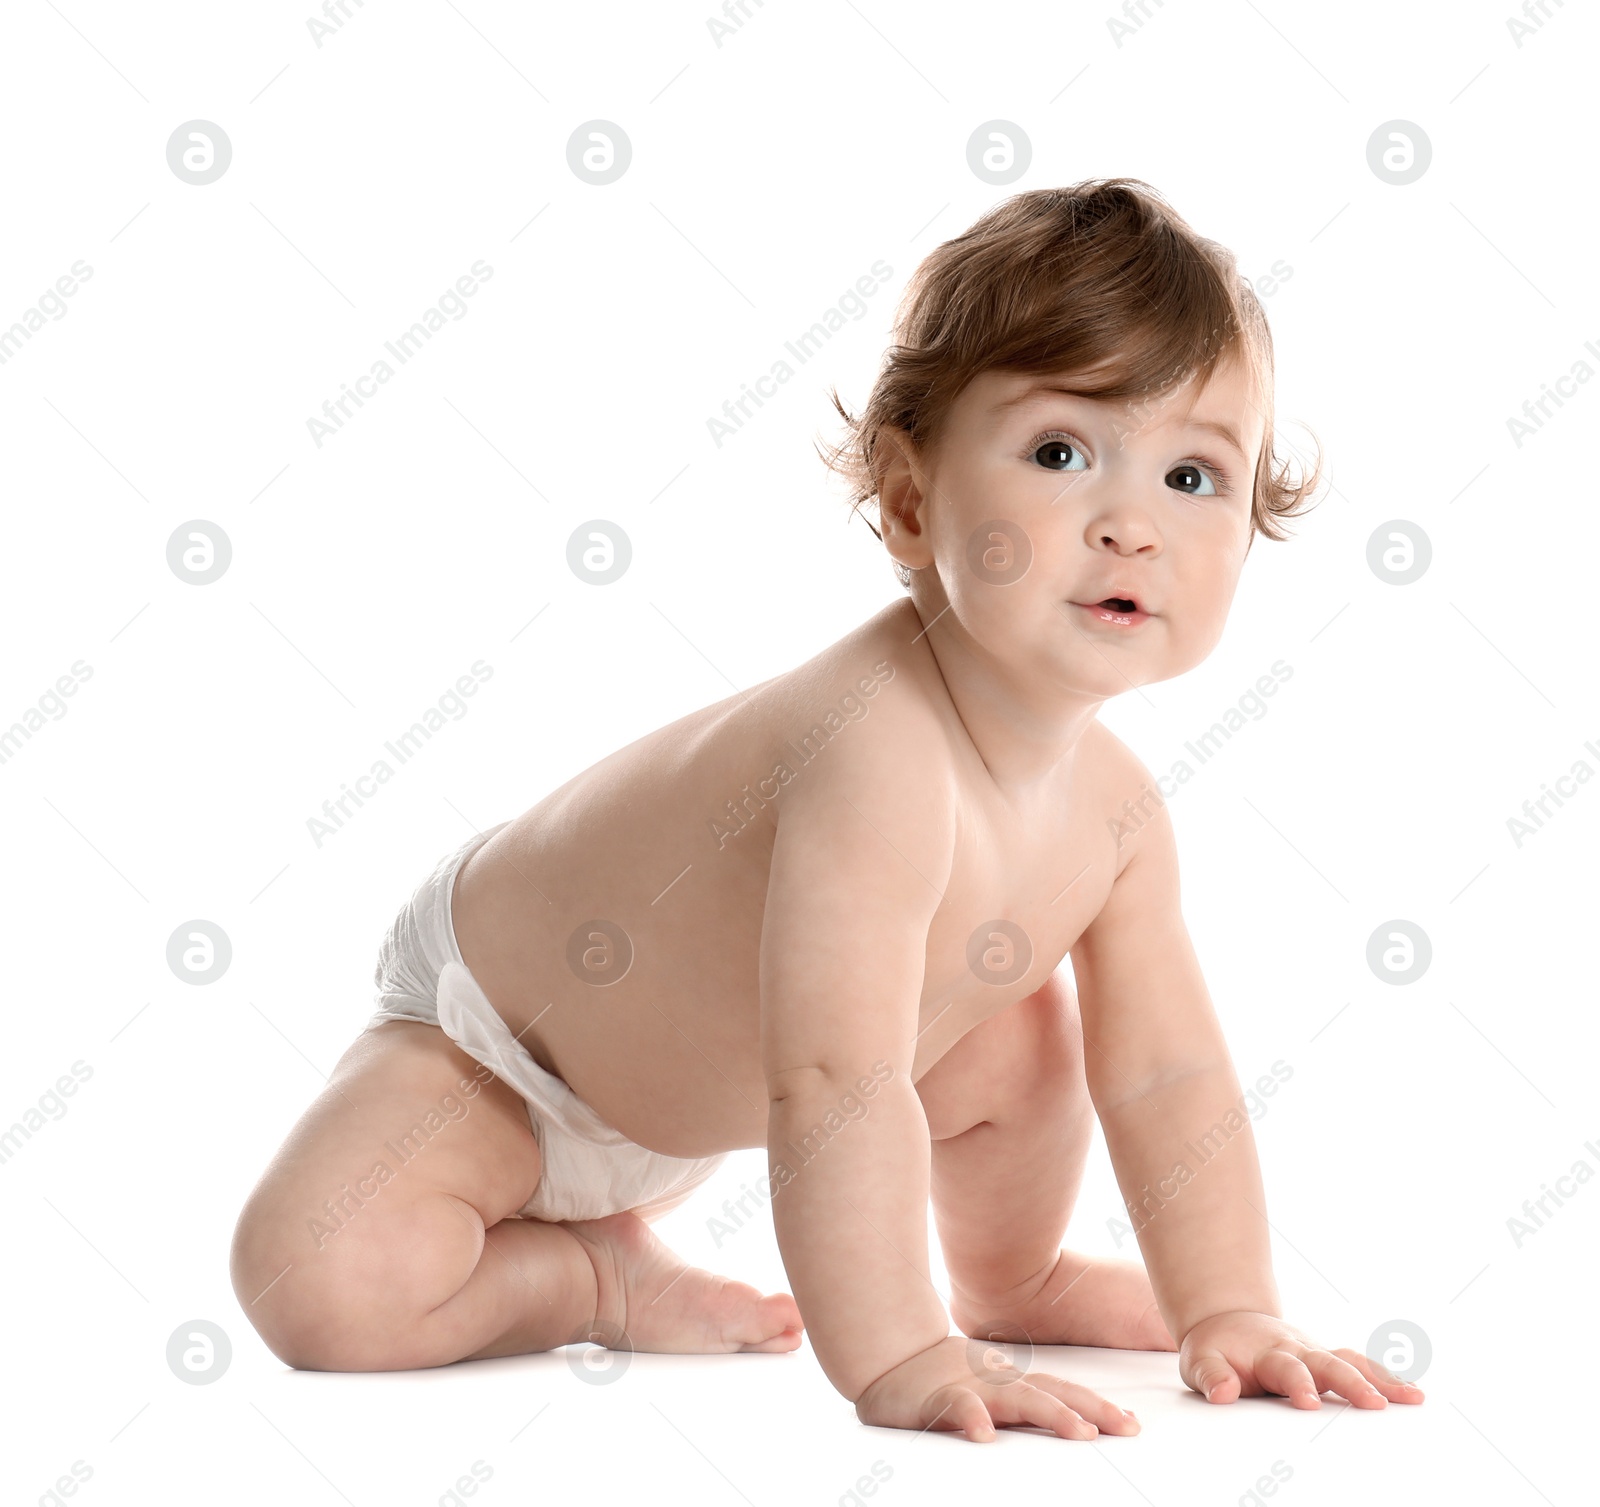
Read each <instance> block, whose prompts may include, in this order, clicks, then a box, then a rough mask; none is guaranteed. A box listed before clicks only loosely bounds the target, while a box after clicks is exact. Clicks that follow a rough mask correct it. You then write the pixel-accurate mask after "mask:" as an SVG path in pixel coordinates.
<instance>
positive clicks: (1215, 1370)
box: [1184, 1350, 1241, 1404]
mask: <svg viewBox="0 0 1600 1507" xmlns="http://www.w3.org/2000/svg"><path fill="white" fill-rule="evenodd" d="M1184 1380H1185V1381H1186V1382H1188V1384H1189V1385H1190V1386H1191V1387H1193V1388H1194V1390H1195V1391H1196V1392H1198V1393H1199V1394H1200V1395H1201V1396H1202V1397H1203V1398H1205V1400H1206V1401H1207V1402H1215V1403H1219V1404H1220V1403H1224V1402H1232V1401H1234V1400H1235V1398H1237V1397H1238V1395H1239V1392H1240V1390H1241V1388H1240V1383H1239V1374H1238V1372H1236V1371H1235V1370H1234V1369H1233V1367H1232V1366H1230V1365H1229V1364H1228V1362H1227V1361H1226V1360H1225V1359H1224V1358H1223V1355H1222V1353H1221V1351H1219V1350H1202V1351H1201V1352H1200V1354H1199V1355H1197V1356H1195V1358H1194V1359H1193V1360H1192V1361H1190V1362H1189V1374H1188V1375H1187V1376H1186V1377H1184Z"/></svg>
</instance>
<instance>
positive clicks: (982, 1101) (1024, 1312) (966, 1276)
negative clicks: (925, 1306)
mask: <svg viewBox="0 0 1600 1507" xmlns="http://www.w3.org/2000/svg"><path fill="white" fill-rule="evenodd" d="M1083 1052H1084V1046H1083V1030H1082V1025H1081V1022H1080V1020H1079V1016H1078V1004H1077V999H1076V998H1075V997H1074V995H1073V993H1072V989H1071V986H1070V984H1069V983H1068V981H1067V979H1066V978H1064V977H1063V976H1062V975H1061V974H1059V973H1058V974H1056V975H1054V976H1052V978H1051V979H1050V981H1049V982H1048V983H1047V984H1046V985H1045V986H1044V987H1043V988H1042V989H1040V990H1038V991H1037V992H1036V993H1034V994H1032V995H1030V996H1029V997H1028V998H1027V999H1024V1000H1019V1001H1018V1002H1017V1003H1016V1004H1015V1005H1012V1006H1011V1007H1010V1008H1008V1009H1007V1010H1005V1011H1003V1012H1002V1013H1001V1014H999V1015H996V1016H994V1017H992V1018H991V1019H989V1020H987V1021H985V1022H984V1023H983V1024H982V1025H981V1026H979V1027H977V1028H976V1029H975V1030H973V1031H970V1032H968V1033H967V1035H966V1036H964V1037H962V1039H961V1040H960V1041H959V1042H957V1043H956V1045H955V1046H954V1047H952V1048H951V1049H950V1051H949V1052H948V1053H947V1054H946V1055H945V1056H944V1057H942V1058H940V1060H939V1061H938V1062H937V1063H936V1064H935V1065H934V1066H933V1067H932V1068H931V1069H930V1070H929V1071H928V1072H927V1073H926V1074H925V1075H924V1076H923V1078H922V1080H921V1081H920V1082H919V1083H918V1084H917V1092H918V1094H919V1095H920V1096H921V1098H922V1103H923V1108H924V1110H925V1111H926V1113H927V1116H928V1132H929V1135H930V1136H931V1137H932V1138H933V1148H932V1149H933V1162H932V1179H931V1193H932V1199H933V1212H934V1222H935V1224H936V1226H937V1227H938V1231H939V1243H940V1245H941V1247H942V1249H943V1252H944V1258H945V1267H946V1270H948V1272H949V1273H950V1285H951V1293H950V1309H951V1317H952V1318H953V1319H954V1320H955V1322H956V1326H957V1327H958V1328H959V1329H960V1330H961V1331H962V1333H963V1334H968V1335H973V1336H981V1337H984V1338H989V1337H998V1338H1013V1339H1021V1338H1022V1337H1023V1335H1024V1333H1025V1334H1026V1336H1027V1337H1028V1338H1029V1339H1031V1340H1032V1341H1033V1342H1034V1343H1035V1344H1040V1345H1046V1344H1051V1345H1104V1346H1110V1347H1114V1348H1120V1349H1128V1350H1171V1349H1175V1348H1176V1347H1175V1346H1174V1345H1173V1343H1172V1337H1171V1336H1170V1335H1169V1334H1168V1333H1167V1328H1166V1325H1165V1324H1164V1323H1162V1321H1161V1315H1160V1312H1159V1311H1158V1310H1157V1308H1156V1305H1155V1295H1154V1294H1153V1293H1152V1292H1151V1290H1150V1281H1149V1278H1148V1277H1147V1276H1146V1275H1145V1271H1144V1268H1143V1267H1142V1266H1139V1265H1137V1264H1136V1263H1134V1262H1131V1261H1118V1260H1110V1259H1106V1258H1093V1259H1091V1258H1089V1257H1085V1256H1075V1255H1073V1254H1072V1253H1071V1252H1070V1251H1064V1250H1062V1249H1061V1241H1062V1237H1063V1236H1064V1235H1065V1233H1066V1228H1067V1219H1068V1216H1069V1215H1070V1214H1071V1212H1072V1206H1073V1204H1074V1202H1075V1201H1076V1199H1077V1196H1078V1186H1079V1184H1080V1183H1081V1182H1082V1179H1083V1165H1084V1159H1085V1157H1086V1156H1087V1154H1088V1150H1089V1144H1090V1140H1091V1136H1092V1132H1093V1117H1094V1108H1093V1105H1092V1104H1091V1102H1090V1100H1089V1089H1088V1085H1087V1083H1086V1082H1085V1081H1084V1073H1083Z"/></svg>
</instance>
